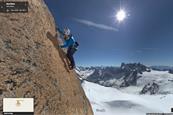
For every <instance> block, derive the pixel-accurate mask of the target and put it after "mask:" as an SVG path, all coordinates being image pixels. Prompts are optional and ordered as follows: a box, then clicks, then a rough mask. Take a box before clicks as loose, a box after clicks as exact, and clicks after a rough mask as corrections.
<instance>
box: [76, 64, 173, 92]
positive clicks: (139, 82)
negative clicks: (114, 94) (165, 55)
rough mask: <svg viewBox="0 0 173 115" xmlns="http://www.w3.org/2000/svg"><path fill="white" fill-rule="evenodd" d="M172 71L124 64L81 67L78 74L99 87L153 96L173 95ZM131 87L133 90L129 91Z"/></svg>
mask: <svg viewBox="0 0 173 115" xmlns="http://www.w3.org/2000/svg"><path fill="white" fill-rule="evenodd" d="M172 70H173V69H172V67H168V66H151V67H147V66H145V65H143V64H140V63H129V64H125V63H122V64H121V66H120V67H79V68H78V69H77V70H76V72H77V73H78V75H79V76H80V77H81V78H83V79H85V80H87V81H89V82H93V83H97V84H99V85H103V86H106V87H115V88H118V89H120V90H124V91H127V92H131V93H139V94H147V93H148V94H151V95H153V94H167V93H173V90H171V87H173V74H171V73H172ZM131 87H133V89H131V90H129V89H130V88H131Z"/></svg>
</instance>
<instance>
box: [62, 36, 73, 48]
mask: <svg viewBox="0 0 173 115" xmlns="http://www.w3.org/2000/svg"><path fill="white" fill-rule="evenodd" d="M74 43H75V40H74V37H73V36H72V35H70V36H69V39H67V40H65V42H64V45H61V46H60V47H61V48H67V47H72V46H73V45H74Z"/></svg>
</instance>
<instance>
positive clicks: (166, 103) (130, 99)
mask: <svg viewBox="0 0 173 115" xmlns="http://www.w3.org/2000/svg"><path fill="white" fill-rule="evenodd" d="M82 86H83V89H84V91H85V93H86V95H87V97H88V98H89V100H90V103H91V105H92V108H93V111H94V114H95V115H145V114H146V113H150V112H157V113H158V112H166V113H169V112H170V108H171V107H173V94H169V95H138V94H128V93H123V92H121V91H119V90H117V89H115V88H110V87H104V86H100V85H98V84H95V83H90V82H86V81H85V82H83V84H82Z"/></svg>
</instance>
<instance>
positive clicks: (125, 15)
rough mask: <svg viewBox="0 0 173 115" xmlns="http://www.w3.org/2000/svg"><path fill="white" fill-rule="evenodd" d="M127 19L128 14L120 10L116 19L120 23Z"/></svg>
mask: <svg viewBox="0 0 173 115" xmlns="http://www.w3.org/2000/svg"><path fill="white" fill-rule="evenodd" d="M126 17H127V14H126V12H125V11H124V10H123V9H120V10H119V11H118V12H117V13H116V19H117V20H118V21H119V22H122V21H123V20H124V19H125V18H126Z"/></svg>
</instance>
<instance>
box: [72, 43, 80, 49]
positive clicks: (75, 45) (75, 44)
mask: <svg viewBox="0 0 173 115" xmlns="http://www.w3.org/2000/svg"><path fill="white" fill-rule="evenodd" d="M73 47H74V49H75V50H76V51H77V50H78V47H79V43H78V42H77V41H75V43H74V45H73Z"/></svg>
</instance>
